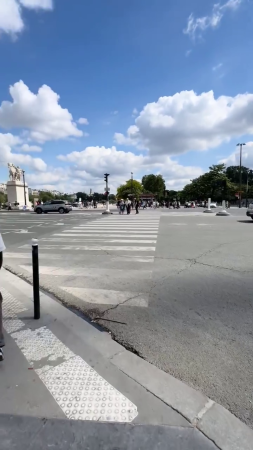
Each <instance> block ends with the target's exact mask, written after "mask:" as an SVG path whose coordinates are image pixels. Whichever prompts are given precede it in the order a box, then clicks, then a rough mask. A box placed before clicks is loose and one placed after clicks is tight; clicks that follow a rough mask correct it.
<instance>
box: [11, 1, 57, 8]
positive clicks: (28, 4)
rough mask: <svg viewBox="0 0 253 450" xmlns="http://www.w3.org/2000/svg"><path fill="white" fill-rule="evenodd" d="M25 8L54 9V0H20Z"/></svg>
mask: <svg viewBox="0 0 253 450" xmlns="http://www.w3.org/2000/svg"><path fill="white" fill-rule="evenodd" d="M19 2H20V3H21V5H22V6H24V8H29V9H46V10H47V9H48V10H52V9H53V0H19Z"/></svg>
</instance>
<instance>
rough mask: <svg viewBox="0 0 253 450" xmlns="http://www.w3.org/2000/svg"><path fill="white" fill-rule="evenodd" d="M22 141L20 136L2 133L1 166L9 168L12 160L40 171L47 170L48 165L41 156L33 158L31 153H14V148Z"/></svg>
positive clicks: (0, 141) (0, 147)
mask: <svg viewBox="0 0 253 450" xmlns="http://www.w3.org/2000/svg"><path fill="white" fill-rule="evenodd" d="M21 143H22V140H21V139H20V138H19V137H18V136H14V135H13V134H11V133H7V134H2V133H0V166H2V167H6V168H7V164H8V162H10V163H13V164H17V165H20V166H22V167H23V166H25V168H26V167H28V168H29V169H32V170H36V171H39V172H40V171H44V170H46V169H47V165H46V163H45V162H44V161H43V160H42V159H41V158H32V156H30V155H24V154H22V153H13V150H12V149H13V148H14V147H16V146H17V145H19V144H21ZM6 173H7V171H6ZM6 176H7V175H6Z"/></svg>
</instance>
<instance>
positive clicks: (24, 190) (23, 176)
mask: <svg viewBox="0 0 253 450" xmlns="http://www.w3.org/2000/svg"><path fill="white" fill-rule="evenodd" d="M22 172H23V182H24V197H25V206H27V205H26V190H25V171H24V170H22Z"/></svg>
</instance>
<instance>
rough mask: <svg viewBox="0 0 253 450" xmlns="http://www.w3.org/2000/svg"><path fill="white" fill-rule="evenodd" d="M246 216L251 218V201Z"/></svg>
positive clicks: (252, 206)
mask: <svg viewBox="0 0 253 450" xmlns="http://www.w3.org/2000/svg"><path fill="white" fill-rule="evenodd" d="M246 216H248V217H251V219H253V203H250V205H249V207H248V209H247V211H246Z"/></svg>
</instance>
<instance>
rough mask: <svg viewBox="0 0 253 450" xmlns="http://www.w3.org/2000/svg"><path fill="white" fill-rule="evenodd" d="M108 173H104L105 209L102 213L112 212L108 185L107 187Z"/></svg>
mask: <svg viewBox="0 0 253 450" xmlns="http://www.w3.org/2000/svg"><path fill="white" fill-rule="evenodd" d="M109 175H110V174H109V173H105V183H106V184H105V186H106V187H105V189H106V210H105V211H104V212H103V213H102V214H112V212H111V211H110V205H109V187H108V177H109Z"/></svg>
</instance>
